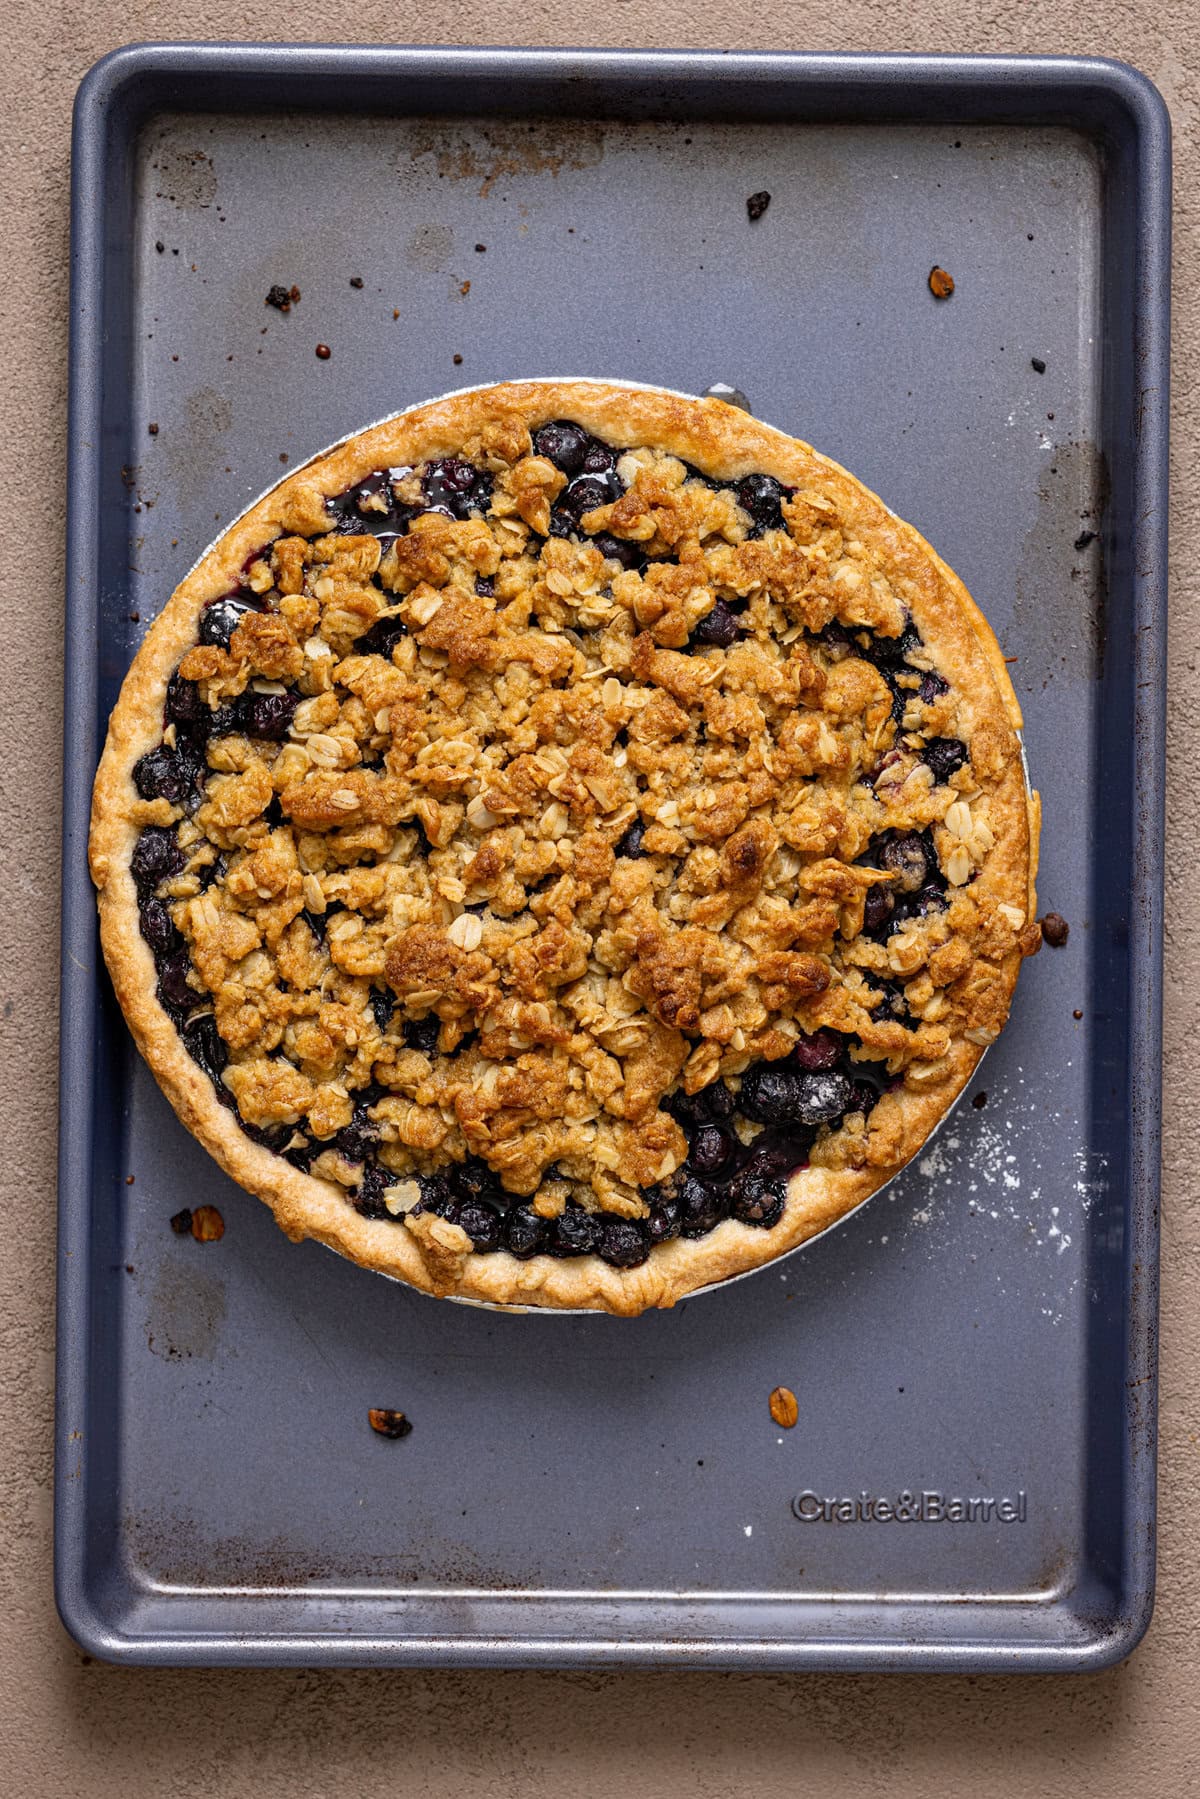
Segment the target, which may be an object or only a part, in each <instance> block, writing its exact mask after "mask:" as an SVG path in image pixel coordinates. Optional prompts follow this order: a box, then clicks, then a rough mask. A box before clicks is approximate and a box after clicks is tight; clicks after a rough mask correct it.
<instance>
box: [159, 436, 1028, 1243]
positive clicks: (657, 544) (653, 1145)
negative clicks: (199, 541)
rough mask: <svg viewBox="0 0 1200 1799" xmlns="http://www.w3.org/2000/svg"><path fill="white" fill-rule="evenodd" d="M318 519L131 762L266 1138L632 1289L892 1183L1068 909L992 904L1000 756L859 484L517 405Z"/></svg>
mask: <svg viewBox="0 0 1200 1799" xmlns="http://www.w3.org/2000/svg"><path fill="white" fill-rule="evenodd" d="M288 523H289V525H290V527H291V529H290V530H289V531H288V533H287V534H286V535H284V536H281V537H280V538H278V539H277V540H276V541H275V542H273V543H272V544H269V545H266V546H264V547H263V548H262V550H261V551H260V552H259V553H258V554H257V555H256V556H254V557H252V558H250V559H249V561H248V563H247V565H246V568H245V570H244V572H243V579H242V582H241V584H240V586H239V587H238V588H237V589H236V590H235V591H234V592H232V593H230V594H229V595H227V596H225V597H224V598H221V599H218V600H216V601H213V602H212V603H211V604H210V605H209V606H208V607H206V608H205V610H204V611H203V613H202V614H201V618H200V624H199V641H198V642H197V644H196V646H195V647H194V648H193V649H191V650H190V651H189V652H188V653H187V654H186V655H185V656H184V657H183V659H182V661H181V663H180V665H179V668H178V671H177V673H176V674H175V676H174V677H173V678H172V680H171V682H170V686H169V689H168V696H167V704H166V710H165V719H164V734H163V740H162V744H161V745H160V746H159V747H158V748H157V749H155V750H152V751H151V752H150V753H149V754H148V755H147V756H144V757H143V758H142V760H141V761H140V762H139V763H138V764H137V766H136V768H135V770H134V781H135V785H136V786H137V789H138V792H139V795H140V796H141V797H140V801H139V809H138V815H137V822H138V823H139V824H140V825H141V826H143V827H144V828H143V830H142V835H141V837H140V838H139V841H138V844H137V847H136V849H135V852H134V858H133V873H134V877H135V880H136V882H137V885H138V891H139V901H140V907H141V918H142V931H143V935H144V936H145V938H146V940H147V942H148V943H149V944H150V947H151V949H152V950H153V951H154V954H155V958H156V962H157V966H158V975H159V995H160V998H161V1000H162V1002H163V1004H164V1006H165V1007H166V1008H167V1010H168V1011H169V1012H170V1013H171V1015H172V1017H173V1018H174V1019H175V1020H176V1023H177V1024H178V1026H179V1028H180V1030H181V1033H182V1035H183V1037H184V1041H185V1043H186V1044H187V1046H188V1048H189V1050H190V1052H191V1053H192V1055H193V1056H194V1057H195V1058H196V1059H197V1061H199V1062H200V1064H201V1065H202V1066H203V1067H205V1068H206V1069H207V1070H208V1071H209V1073H210V1074H211V1075H212V1078H213V1080H214V1083H215V1085H216V1088H217V1092H218V1094H219V1096H220V1097H221V1098H222V1100H223V1102H224V1103H226V1104H227V1105H229V1106H230V1107H231V1108H235V1109H236V1112H237V1115H238V1118H239V1121H240V1122H241V1124H242V1126H243V1128H244V1129H245V1130H246V1131H247V1132H248V1133H249V1134H250V1135H251V1136H253V1137H255V1138H256V1139H257V1140H258V1141H260V1142H262V1143H264V1144H266V1145H267V1146H268V1147H269V1148H271V1149H273V1150H275V1151H276V1152H277V1153H279V1154H281V1155H285V1156H286V1157H287V1158H288V1159H289V1160H291V1161H292V1162H294V1163H295V1164H296V1165H297V1166H299V1167H301V1168H305V1169H308V1170H309V1171H311V1172H312V1173H313V1174H315V1175H318V1176H321V1177H323V1178H325V1179H328V1180H332V1181H334V1182H337V1183H338V1184H340V1185H341V1186H342V1187H343V1188H344V1189H345V1190H346V1192H347V1195H348V1198H349V1199H350V1201H351V1202H352V1203H355V1204H357V1205H358V1207H359V1209H360V1210H363V1211H365V1212H367V1213H368V1214H369V1215H371V1216H377V1217H384V1218H389V1217H390V1218H393V1219H395V1220H397V1221H398V1223H400V1224H402V1225H403V1226H404V1227H406V1228H408V1229H410V1230H412V1231H414V1232H415V1233H416V1234H418V1236H420V1237H421V1239H422V1242H423V1244H424V1246H425V1248H426V1250H427V1252H428V1253H431V1254H439V1253H440V1254H443V1255H445V1256H448V1257H453V1256H455V1255H458V1256H461V1254H462V1253H463V1252H464V1250H465V1249H469V1248H472V1247H473V1248H475V1249H480V1250H488V1249H495V1248H498V1247H502V1246H503V1247H507V1248H509V1249H510V1250H511V1251H512V1252H513V1253H515V1254H519V1255H528V1254H533V1253H536V1252H538V1251H539V1250H542V1249H546V1250H549V1251H550V1252H551V1253H556V1254H575V1253H584V1252H586V1251H589V1250H593V1249H598V1250H599V1252H600V1253H602V1254H604V1255H605V1256H606V1259H608V1260H610V1261H611V1262H613V1263H614V1264H615V1265H617V1266H633V1265H635V1264H636V1262H637V1261H640V1260H643V1259H644V1258H645V1255H646V1254H647V1253H649V1251H650V1249H651V1248H652V1247H653V1245H654V1244H655V1243H656V1242H660V1241H664V1240H665V1239H666V1238H667V1237H669V1236H672V1235H674V1234H676V1233H677V1232H678V1231H680V1230H682V1231H683V1232H684V1233H685V1234H687V1235H699V1234H702V1232H703V1231H706V1230H708V1229H711V1228H712V1226H713V1225H714V1224H715V1223H716V1222H718V1221H719V1219H720V1218H721V1217H723V1216H726V1215H728V1213H729V1211H730V1210H732V1211H733V1213H734V1215H735V1216H738V1217H740V1218H741V1219H742V1220H743V1221H744V1222H747V1223H754V1224H760V1225H763V1226H764V1227H769V1226H770V1225H771V1224H773V1223H774V1222H776V1220H777V1219H778V1217H779V1216H780V1214H781V1212H782V1206H783V1188H784V1182H785V1180H786V1175H787V1173H788V1172H789V1171H790V1170H791V1169H792V1168H795V1167H796V1166H798V1165H800V1164H801V1163H803V1162H805V1161H811V1162H813V1163H819V1164H823V1165H825V1166H828V1167H832V1168H839V1167H853V1168H864V1167H867V1168H869V1167H879V1168H883V1167H885V1166H887V1165H888V1164H890V1163H891V1162H893V1161H894V1160H895V1157H896V1142H895V1135H896V1129H897V1127H896V1126H895V1125H894V1124H893V1125H891V1126H888V1125H887V1124H886V1123H881V1122H880V1118H881V1117H882V1116H883V1114H882V1113H881V1114H880V1115H879V1117H877V1116H876V1115H875V1102H876V1100H877V1099H878V1097H879V1095H880V1094H881V1093H882V1092H883V1091H885V1090H886V1089H887V1088H888V1087H890V1086H894V1085H898V1084H900V1083H903V1084H904V1085H906V1086H909V1087H912V1088H920V1089H932V1088H935V1087H936V1086H937V1084H938V1083H939V1082H940V1081H942V1080H944V1079H945V1078H947V1076H948V1073H949V1063H948V1060H947V1057H948V1052H949V1050H950V1046H951V1043H952V1041H953V1039H954V1037H955V1036H956V1035H960V1034H965V1035H966V1036H967V1037H969V1038H970V1040H971V1041H972V1042H976V1043H985V1042H988V1041H990V1040H991V1039H992V1038H993V1037H994V1036H995V1035H996V1034H997V1032H998V1030H999V1028H1000V1026H1001V1024H1002V1023H1003V1020H1004V1017H1005V1014H1006V1011H1007V1004H1008V985H1007V983H1006V981H1005V979H1004V976H1003V971H1002V967H1001V964H1002V962H1003V960H1004V958H1006V957H1007V956H1008V955H1009V954H1011V952H1012V950H1013V948H1014V947H1018V948H1021V949H1022V950H1024V951H1026V952H1028V951H1029V950H1031V949H1032V948H1033V947H1034V943H1033V935H1036V926H1032V927H1031V926H1030V925H1029V923H1028V921H1027V920H1026V917H1025V915H1024V913H1023V912H1022V911H1020V910H1019V909H1018V908H1016V907H1012V906H1006V905H1001V904H998V903H997V902H996V901H994V900H993V899H991V898H990V897H989V896H988V895H987V894H985V893H983V892H982V891H977V890H975V889H974V888H973V881H974V877H975V875H976V874H977V872H978V871H979V869H980V867H981V865H982V864H983V862H984V860H985V858H986V857H987V855H988V853H989V851H990V850H991V848H992V846H993V832H992V828H991V824H990V823H989V816H988V799H987V794H986V790H985V789H986V783H987V782H988V780H989V779H990V778H991V777H994V776H995V775H996V774H997V773H998V772H999V769H1000V767H1001V765H1002V761H1003V757H1004V754H1005V746H1004V744H1003V741H1002V740H1001V738H1000V735H999V733H998V731H997V730H996V729H995V728H994V727H989V726H987V725H983V726H980V727H979V728H977V729H976V730H975V731H974V732H973V733H972V736H971V741H970V742H969V744H968V743H965V742H964V741H963V740H962V738H961V737H960V736H959V735H958V731H959V729H960V720H959V708H958V703H957V698H956V695H955V692H954V691H953V689H952V688H951V687H950V686H949V684H948V683H947V681H946V680H945V679H944V677H943V676H942V675H941V674H940V673H939V672H938V670H937V668H936V666H935V662H934V658H933V656H932V655H931V653H930V651H929V649H928V648H927V646H926V645H924V644H923V643H922V641H921V638H920V636H919V633H918V632H917V631H916V629H915V627H914V626H913V624H912V621H911V617H910V614H909V611H908V607H907V605H906V595H905V593H904V591H903V590H902V589H901V588H899V587H898V586H897V584H896V578H889V576H888V574H887V573H886V572H885V570H884V568H883V567H882V566H881V563H880V560H879V558H878V557H877V556H876V554H875V553H874V552H873V551H872V550H870V549H869V548H868V547H867V546H865V545H864V544H862V543H860V542H857V541H856V540H855V539H854V537H853V535H852V534H850V533H849V532H848V531H847V530H846V528H845V527H844V525H843V522H842V521H841V520H840V518H839V515H838V512H837V509H836V507H835V506H834V504H833V503H832V501H831V500H830V498H829V497H828V496H827V495H825V494H823V493H821V492H820V491H817V490H812V491H808V490H803V491H789V490H787V489H785V488H783V487H781V485H780V484H779V483H778V482H777V481H775V480H774V479H773V478H772V477H770V476H765V475H752V476H749V477H746V478H745V479H744V480H742V481H740V482H738V483H737V484H736V485H732V486H731V485H722V484H720V483H719V482H714V481H711V480H709V479H707V478H706V477H705V476H704V475H703V474H702V473H700V472H699V471H697V470H695V469H693V468H690V467H688V466H687V465H685V464H684V463H683V462H681V461H679V460H677V459H676V458H675V457H673V456H670V455H667V454H664V453H663V452H662V451H661V450H658V449H655V448H654V447H653V446H646V447H642V448H636V449H632V450H625V451H617V450H615V449H613V448H612V447H611V446H609V445H607V444H603V443H601V442H599V441H598V440H597V439H595V438H590V437H588V436H587V434H586V433H584V432H583V431H582V430H581V428H580V427H578V426H576V425H574V424H572V423H571V422H570V421H566V420H562V421H556V422H554V423H552V424H550V425H546V426H543V427H542V428H541V429H540V430H539V431H537V432H536V433H535V434H534V436H533V438H532V439H531V438H530V435H529V433H528V432H527V431H525V430H524V429H523V428H522V427H517V426H514V425H513V424H512V423H511V422H510V421H506V422H504V423H503V424H502V425H498V426H497V427H496V428H495V429H494V430H492V431H490V432H489V433H485V434H483V435H481V437H480V438H478V439H477V440H473V441H472V442H470V443H467V444H464V445H463V446H462V451H461V454H460V455H459V456H457V457H453V458H443V459H441V460H439V461H437V462H433V463H426V464H423V465H421V466H420V467H418V468H415V469H412V468H399V469H388V470H377V471H375V472H374V473H373V474H371V475H369V476H368V477H367V478H366V480H364V481H363V482H361V483H359V485H358V486H357V487H356V488H354V489H352V490H350V492H349V493H347V494H344V495H342V496H339V497H338V498H337V499H334V500H329V501H326V500H324V499H323V498H322V496H321V495H320V494H319V493H317V492H316V491H315V490H313V491H311V492H310V491H306V490H304V489H303V488H302V489H301V490H300V491H299V494H298V496H297V497H296V499H295V500H294V501H293V506H292V517H291V518H290V519H289V521H288ZM1031 933H1032V935H1031ZM884 1110H885V1111H886V1109H884Z"/></svg>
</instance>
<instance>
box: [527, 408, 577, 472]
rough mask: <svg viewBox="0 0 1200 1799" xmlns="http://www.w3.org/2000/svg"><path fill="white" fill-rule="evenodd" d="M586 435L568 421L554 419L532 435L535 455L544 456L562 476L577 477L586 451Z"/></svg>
mask: <svg viewBox="0 0 1200 1799" xmlns="http://www.w3.org/2000/svg"><path fill="white" fill-rule="evenodd" d="M588 443H589V439H588V434H587V432H586V431H585V430H584V428H583V426H582V425H573V424H571V422H570V420H569V419H554V420H553V421H552V422H551V423H550V424H549V425H543V426H541V428H540V429H539V430H537V431H535V432H534V434H533V448H534V453H535V455H538V456H544V457H545V458H546V460H547V462H552V463H553V464H554V466H555V468H556V469H559V470H560V471H561V472H562V473H563V474H564V475H568V476H570V475H577V474H578V473H579V471H580V469H581V468H582V467H583V459H584V456H585V455H586V454H587V449H588Z"/></svg>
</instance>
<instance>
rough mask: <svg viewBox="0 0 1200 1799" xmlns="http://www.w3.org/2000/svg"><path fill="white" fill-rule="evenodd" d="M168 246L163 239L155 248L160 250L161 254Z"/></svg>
mask: <svg viewBox="0 0 1200 1799" xmlns="http://www.w3.org/2000/svg"><path fill="white" fill-rule="evenodd" d="M166 247H167V246H166V244H164V243H163V242H161V240H160V241H159V242H158V243H156V244H155V246H154V248H155V249H156V250H157V251H158V253H159V255H160V256H161V255H162V253H163V251H164V250H165V249H166Z"/></svg>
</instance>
